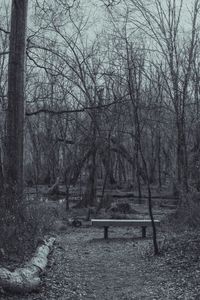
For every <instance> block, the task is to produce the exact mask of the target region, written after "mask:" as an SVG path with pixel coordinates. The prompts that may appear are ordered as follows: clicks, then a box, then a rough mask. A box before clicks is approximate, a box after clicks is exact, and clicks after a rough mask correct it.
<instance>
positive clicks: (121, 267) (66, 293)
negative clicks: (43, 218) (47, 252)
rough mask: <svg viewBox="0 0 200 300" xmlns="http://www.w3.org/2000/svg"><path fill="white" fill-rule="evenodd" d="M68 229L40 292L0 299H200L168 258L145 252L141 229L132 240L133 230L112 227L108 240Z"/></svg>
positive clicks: (97, 231)
mask: <svg viewBox="0 0 200 300" xmlns="http://www.w3.org/2000/svg"><path fill="white" fill-rule="evenodd" d="M68 230H69V231H68V232H65V233H63V234H60V235H59V236H58V238H57V244H56V246H55V250H54V252H53V255H52V256H51V258H50V264H49V267H48V269H47V274H45V276H44V280H43V285H42V288H41V289H40V291H39V293H33V294H31V295H26V296H14V297H11V296H8V295H5V296H2V297H1V298H0V299H9V300H10V299H14V300H15V299H20V300H25V299H26V300H34V299H35V300H36V299H37V300H42V299H49V300H53V299H60V300H61V299H63V300H67V299H72V300H81V299H83V300H89V299H98V300H112V299H113V300H118V299H119V300H125V299H126V300H129V299H135V300H140V299H142V300H153V299H155V300H156V299H159V300H162V299H163V300H164V299H172V300H174V299H183V300H184V299H188V300H192V299H200V298H193V297H192V294H191V293H190V291H191V290H192V289H193V287H192V286H190V285H186V286H185V287H184V285H183V284H181V278H180V276H178V273H177V268H176V269H173V266H170V264H169V265H167V264H166V257H157V258H153V257H152V256H150V257H149V256H148V255H145V253H146V251H147V250H148V249H149V246H150V245H151V240H150V239H145V240H144V239H143V240H142V239H140V238H139V236H140V235H141V232H140V231H139V230H135V231H134V236H136V237H138V238H135V239H133V238H132V237H133V231H132V229H130V228H129V229H125V228H122V229H120V228H119V229H118V228H115V229H113V230H112V229H111V230H110V236H111V238H110V239H109V240H108V242H107V241H104V240H103V239H102V236H103V232H102V230H100V229H95V228H91V227H89V228H84V227H82V228H78V229H77V228H75V229H73V228H69V229H68ZM120 237H121V238H120ZM150 248H151V247H150Z"/></svg>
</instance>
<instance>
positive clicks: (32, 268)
mask: <svg viewBox="0 0 200 300" xmlns="http://www.w3.org/2000/svg"><path fill="white" fill-rule="evenodd" d="M54 242H55V238H49V239H47V240H44V241H43V243H42V245H40V246H38V248H37V250H36V252H35V255H34V256H33V258H32V259H31V260H30V261H29V262H28V263H26V264H25V266H24V267H23V268H17V269H16V270H15V271H13V272H11V271H9V270H8V269H6V268H0V287H1V288H3V289H4V290H8V291H9V292H12V293H27V292H31V291H33V290H36V289H37V288H38V287H39V285H40V282H41V279H40V274H41V273H42V272H43V271H44V269H45V268H46V266H47V262H48V255H49V253H50V251H51V249H52V246H53V244H54Z"/></svg>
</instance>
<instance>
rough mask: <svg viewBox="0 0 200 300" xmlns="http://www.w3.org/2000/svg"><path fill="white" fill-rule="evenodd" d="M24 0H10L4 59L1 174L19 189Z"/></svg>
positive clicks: (21, 154) (22, 119)
mask: <svg viewBox="0 0 200 300" xmlns="http://www.w3.org/2000/svg"><path fill="white" fill-rule="evenodd" d="M27 10H28V0H13V1H12V11H11V31H10V46H9V62H8V109H7V120H6V141H5V142H6V153H5V178H6V184H7V185H8V187H9V189H14V190H15V192H16V193H17V194H18V196H19V195H21V194H22V192H23V144H24V103H25V53H26V27H27Z"/></svg>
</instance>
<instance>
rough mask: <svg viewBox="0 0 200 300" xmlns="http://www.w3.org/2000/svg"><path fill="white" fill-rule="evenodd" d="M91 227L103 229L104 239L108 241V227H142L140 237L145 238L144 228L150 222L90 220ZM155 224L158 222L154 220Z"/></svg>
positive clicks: (158, 222) (149, 224)
mask: <svg viewBox="0 0 200 300" xmlns="http://www.w3.org/2000/svg"><path fill="white" fill-rule="evenodd" d="M91 222H92V225H94V226H96V227H104V239H108V228H109V227H110V226H118V227H121V226H124V227H125V226H127V227H128V226H132V227H142V237H143V238H145V237H146V228H147V227H148V226H151V225H152V224H151V220H113V219H92V220H91ZM154 222H155V224H157V225H159V224H160V221H159V220H154Z"/></svg>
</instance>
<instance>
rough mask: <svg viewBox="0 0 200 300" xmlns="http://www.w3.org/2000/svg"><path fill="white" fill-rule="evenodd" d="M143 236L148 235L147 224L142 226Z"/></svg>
mask: <svg viewBox="0 0 200 300" xmlns="http://www.w3.org/2000/svg"><path fill="white" fill-rule="evenodd" d="M142 237H143V238H145V237H146V226H142Z"/></svg>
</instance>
